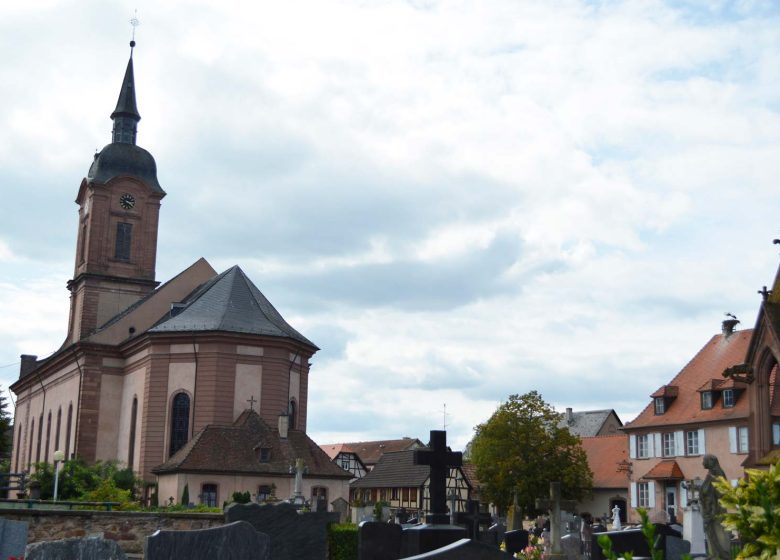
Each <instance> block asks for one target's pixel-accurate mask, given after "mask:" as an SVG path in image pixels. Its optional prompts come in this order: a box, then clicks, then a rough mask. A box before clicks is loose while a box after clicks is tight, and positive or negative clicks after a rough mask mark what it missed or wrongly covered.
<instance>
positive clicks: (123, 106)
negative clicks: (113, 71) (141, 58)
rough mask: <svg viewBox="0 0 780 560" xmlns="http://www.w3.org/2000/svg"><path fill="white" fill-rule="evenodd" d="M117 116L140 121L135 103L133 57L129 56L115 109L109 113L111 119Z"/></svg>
mask: <svg viewBox="0 0 780 560" xmlns="http://www.w3.org/2000/svg"><path fill="white" fill-rule="evenodd" d="M117 115H127V116H130V117H135V118H136V119H137V120H140V119H141V115H140V113H139V112H138V106H137V105H136V102H135V77H134V74H133V57H132V55H131V56H130V60H128V61H127V68H126V69H125V77H124V79H123V80H122V89H120V90H119V98H118V99H117V101H116V109H114V112H113V113H111V118H112V119H113V118H114V117H115V116H117Z"/></svg>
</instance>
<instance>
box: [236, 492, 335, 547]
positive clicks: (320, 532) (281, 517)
mask: <svg viewBox="0 0 780 560" xmlns="http://www.w3.org/2000/svg"><path fill="white" fill-rule="evenodd" d="M338 520H339V515H338V514H337V513H334V512H309V513H298V512H297V510H296V508H295V506H294V505H292V504H289V503H287V502H280V503H278V504H262V505H261V504H230V505H229V506H228V507H227V509H226V510H225V523H232V522H233V521H247V522H248V523H250V524H251V525H252V527H254V528H255V530H257V531H260V532H261V533H265V534H266V535H268V536H269V537H270V538H271V558H272V559H273V560H297V559H298V558H305V559H306V560H326V558H327V552H328V531H327V527H328V525H330V524H331V523H338Z"/></svg>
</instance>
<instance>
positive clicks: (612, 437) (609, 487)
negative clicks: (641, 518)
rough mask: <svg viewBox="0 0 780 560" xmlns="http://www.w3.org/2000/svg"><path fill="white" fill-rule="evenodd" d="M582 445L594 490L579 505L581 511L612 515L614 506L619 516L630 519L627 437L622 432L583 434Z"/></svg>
mask: <svg viewBox="0 0 780 560" xmlns="http://www.w3.org/2000/svg"><path fill="white" fill-rule="evenodd" d="M582 447H583V449H584V450H585V453H586V454H587V456H588V466H589V467H590V470H591V472H592V473H593V493H592V495H591V496H590V497H589V498H588V499H585V500H582V501H581V502H580V503H579V504H578V505H577V510H578V511H580V512H588V513H590V514H591V515H593V516H594V517H601V518H603V517H611V516H612V509H613V508H614V507H615V506H618V507H619V508H620V516H621V518H622V519H623V521H626V520H627V513H628V508H627V505H628V483H629V469H630V463H629V461H628V436H627V435H626V434H623V433H618V434H608V435H599V436H594V437H583V438H582Z"/></svg>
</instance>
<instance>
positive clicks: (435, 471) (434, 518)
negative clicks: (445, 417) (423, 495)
mask: <svg viewBox="0 0 780 560" xmlns="http://www.w3.org/2000/svg"><path fill="white" fill-rule="evenodd" d="M413 462H414V464H415V465H428V466H429V467H430V468H431V470H430V473H431V474H430V476H429V479H428V480H429V492H430V496H431V513H429V514H428V515H426V516H425V520H426V522H427V523H448V522H449V518H448V516H447V476H448V475H449V472H450V467H460V466H461V465H462V464H463V453H461V452H459V451H450V450H449V449H448V448H447V432H445V431H444V430H431V442H430V449H416V450H415V451H414V459H413Z"/></svg>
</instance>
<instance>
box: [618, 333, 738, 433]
mask: <svg viewBox="0 0 780 560" xmlns="http://www.w3.org/2000/svg"><path fill="white" fill-rule="evenodd" d="M752 335H753V330H752V329H745V330H742V331H737V332H735V333H734V334H732V335H731V336H729V337H728V338H727V337H725V336H723V335H722V334H717V335H715V336H713V337H712V338H711V339H710V341H709V342H708V343H707V344H705V345H704V347H703V348H702V349H701V350H699V352H698V353H697V354H696V355H695V356H694V357H693V359H691V361H690V362H688V364H686V366H685V367H684V368H683V369H682V370H681V371H680V373H678V374H677V375H676V376H675V377H674V379H672V380H671V381H670V382H669V383H668V384H667V385H666V386H665V387H676V388H677V390H678V391H677V397H676V398H675V399H673V400H670V402H669V403H668V407H667V410H666V412H665V413H664V414H659V415H656V414H655V409H654V407H653V403H652V401H651V402H649V403H648V405H647V407H645V409H644V410H643V411H642V412H641V413H640V414H639V416H637V417H636V418H635V419H634V420H632V421H631V422H628V423H627V424H626V425H625V426H623V429H624V430H627V431H629V432H630V431H631V430H633V429H635V428H644V427H652V426H671V425H678V424H699V423H701V422H711V421H718V420H728V419H734V418H747V416H748V399H747V395H746V394H745V393H742V394H741V395H740V394H737V395H736V396H737V400H736V403H735V404H734V406H733V407H731V408H723V405H722V401H721V400H720V399H718V400H717V401H716V402H715V405H714V406H713V407H712V408H710V409H708V410H702V408H701V393H699V392H698V390H699V389H700V388H701V387H702V385H704V384H705V383H709V382H711V381H712V380H713V379H722V374H723V370H724V369H726V368H727V367H731V366H733V365H735V364H741V363H742V362H744V361H745V357H746V354H747V349H748V344H749V343H750V338H751V336H752ZM724 381H725V383H724V384H723V385H720V386H719V387H718V390H722V389H725V388H729V387H733V388H737V389H741V388H743V387H744V385H742V384H734V383H733V382H730V380H729V381H727V380H725V379H724ZM666 396H670V395H668V394H667V395H666Z"/></svg>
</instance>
